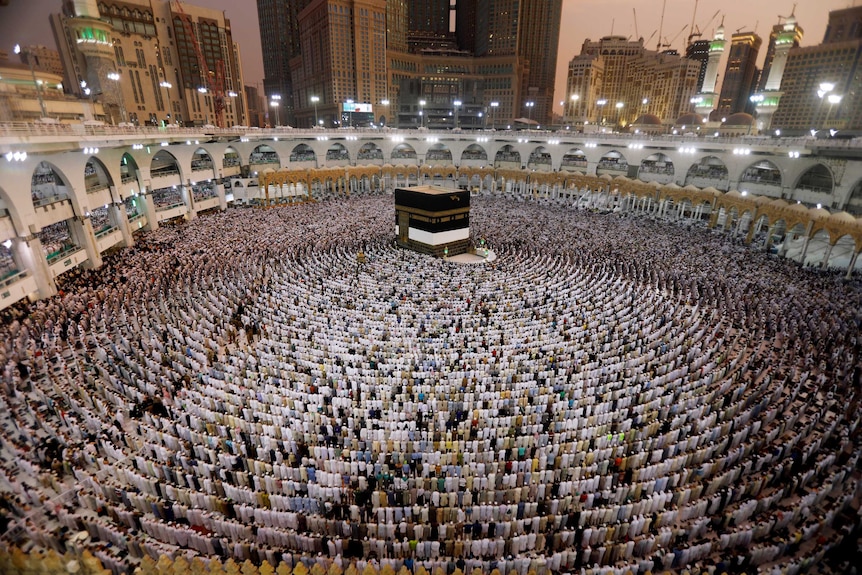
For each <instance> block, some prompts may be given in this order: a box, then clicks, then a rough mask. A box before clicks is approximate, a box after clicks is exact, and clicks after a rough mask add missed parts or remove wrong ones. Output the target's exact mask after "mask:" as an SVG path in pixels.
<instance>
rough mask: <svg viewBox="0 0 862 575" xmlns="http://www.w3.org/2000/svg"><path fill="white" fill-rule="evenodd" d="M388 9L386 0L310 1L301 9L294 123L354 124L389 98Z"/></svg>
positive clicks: (294, 69)
mask: <svg viewBox="0 0 862 575" xmlns="http://www.w3.org/2000/svg"><path fill="white" fill-rule="evenodd" d="M386 8H387V0H311V2H309V3H308V4H307V5H306V7H305V8H304V9H303V10H302V11H301V12H300V13H299V20H298V22H299V27H300V34H299V44H300V50H299V55H298V56H294V57H293V58H292V59H291V61H290V76H291V82H292V88H293V101H294V116H295V125H297V126H300V127H309V126H312V125H313V124H314V123H315V121H316V120H321V119H322V120H323V121H324V125H326V126H332V125H334V124H333V123H337V124H342V123H343V124H345V125H348V124H352V123H353V120H354V119H355V118H359V117H366V116H365V114H368V113H376V111H375V110H374V108H375V107H376V106H380V105H383V104H382V103H383V101H384V100H387V98H388V84H387V74H386V70H387V67H386V27H387V18H386ZM313 98H315V99H313ZM346 105H347V106H349V108H350V110H351V111H348V109H347V108H345V106H346ZM354 105H355V106H354ZM366 106H367V108H366ZM357 108H360V109H361V110H362V111H361V112H360V113H361V114H363V116H355V115H354V111H353V110H356V109H357ZM345 114H347V115H345Z"/></svg>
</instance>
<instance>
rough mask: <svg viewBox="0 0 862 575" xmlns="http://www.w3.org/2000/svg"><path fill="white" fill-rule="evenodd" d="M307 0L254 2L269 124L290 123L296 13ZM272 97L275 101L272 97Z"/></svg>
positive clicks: (297, 52)
mask: <svg viewBox="0 0 862 575" xmlns="http://www.w3.org/2000/svg"><path fill="white" fill-rule="evenodd" d="M309 1H310V0H257V18H258V25H259V27H260V43H261V46H262V47H263V74H264V78H263V90H264V92H265V93H266V97H267V99H268V101H273V102H276V103H277V104H278V106H274V107H272V110H271V114H273V116H274V117H273V118H271V119H270V120H271V124H272V125H280V126H281V125H290V124H293V108H294V103H293V82H292V79H291V76H290V59H291V58H293V57H294V56H298V55H299V53H300V46H299V38H300V33H299V13H300V12H301V11H302V9H303V8H305V6H306V5H307V4H308V3H309ZM273 96H275V98H273Z"/></svg>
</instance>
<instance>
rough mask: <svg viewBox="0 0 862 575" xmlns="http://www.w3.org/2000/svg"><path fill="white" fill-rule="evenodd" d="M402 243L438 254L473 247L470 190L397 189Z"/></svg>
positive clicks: (398, 230) (397, 222)
mask: <svg viewBox="0 0 862 575" xmlns="http://www.w3.org/2000/svg"><path fill="white" fill-rule="evenodd" d="M395 235H396V237H397V238H398V239H397V243H398V245H399V246H402V247H405V248H409V249H412V250H414V251H417V252H420V253H423V254H431V255H434V256H437V257H441V256H443V255H449V256H454V255H458V254H463V253H466V252H468V251H469V250H470V192H468V191H466V190H452V189H447V188H441V187H436V186H414V187H410V188H396V189H395Z"/></svg>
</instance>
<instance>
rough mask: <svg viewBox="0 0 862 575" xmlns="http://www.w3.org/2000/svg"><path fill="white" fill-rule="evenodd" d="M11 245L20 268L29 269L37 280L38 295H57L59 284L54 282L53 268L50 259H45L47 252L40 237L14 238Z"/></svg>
mask: <svg viewBox="0 0 862 575" xmlns="http://www.w3.org/2000/svg"><path fill="white" fill-rule="evenodd" d="M11 247H12V255H13V257H14V259H15V261H16V262H17V263H18V265H19V268H20V270H21V271H24V270H27V271H28V272H30V274H31V275H32V276H33V279H35V280H36V289H37V290H38V293H37V294H36V295H37V296H38V297H39V298H42V299H44V298H46V297H51V296H53V295H56V294H57V285H56V284H55V283H54V276H53V275H52V274H51V268H49V267H48V260H46V259H45V252H44V251H42V242H41V241H40V240H39V237H38V236H28V237H25V238H20V237H16V238H12V246H11Z"/></svg>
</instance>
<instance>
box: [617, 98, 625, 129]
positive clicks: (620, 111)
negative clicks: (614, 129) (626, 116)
mask: <svg viewBox="0 0 862 575" xmlns="http://www.w3.org/2000/svg"><path fill="white" fill-rule="evenodd" d="M623 106H625V104H623V103H622V102H617V125H619V124H620V122H621V120H622V115H623Z"/></svg>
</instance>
